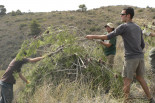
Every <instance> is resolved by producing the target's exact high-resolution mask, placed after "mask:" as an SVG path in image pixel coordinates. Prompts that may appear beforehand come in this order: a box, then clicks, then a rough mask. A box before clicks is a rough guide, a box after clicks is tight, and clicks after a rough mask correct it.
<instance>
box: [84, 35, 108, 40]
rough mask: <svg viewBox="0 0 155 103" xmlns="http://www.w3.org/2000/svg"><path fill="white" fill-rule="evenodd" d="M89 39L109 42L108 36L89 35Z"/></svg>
mask: <svg viewBox="0 0 155 103" xmlns="http://www.w3.org/2000/svg"><path fill="white" fill-rule="evenodd" d="M86 38H87V39H101V40H107V39H108V37H107V35H87V36H86Z"/></svg>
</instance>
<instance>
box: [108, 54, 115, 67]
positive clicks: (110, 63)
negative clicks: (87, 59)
mask: <svg viewBox="0 0 155 103" xmlns="http://www.w3.org/2000/svg"><path fill="white" fill-rule="evenodd" d="M114 57H115V55H108V56H106V58H107V66H108V68H111V69H112V68H113V65H114Z"/></svg>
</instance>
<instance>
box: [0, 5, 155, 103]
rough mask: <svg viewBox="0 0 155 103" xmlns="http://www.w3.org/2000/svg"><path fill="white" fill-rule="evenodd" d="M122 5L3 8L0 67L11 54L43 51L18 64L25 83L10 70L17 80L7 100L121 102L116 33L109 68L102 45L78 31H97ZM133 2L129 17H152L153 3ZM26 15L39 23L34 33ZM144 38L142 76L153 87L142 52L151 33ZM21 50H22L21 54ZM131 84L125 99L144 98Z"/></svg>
mask: <svg viewBox="0 0 155 103" xmlns="http://www.w3.org/2000/svg"><path fill="white" fill-rule="evenodd" d="M123 7H124V6H109V7H101V8H97V9H93V10H89V11H87V12H79V11H53V12H48V13H24V14H23V15H18V16H11V14H7V15H5V16H3V17H0V23H1V25H2V26H1V28H0V48H1V49H0V57H1V58H0V60H1V61H0V63H1V64H0V66H1V68H0V69H5V68H6V66H7V65H8V63H9V62H10V60H11V59H12V58H13V57H15V56H16V54H18V55H17V59H20V58H23V57H25V56H26V57H30V56H36V55H43V56H45V58H44V59H42V60H41V61H39V62H37V63H35V64H31V63H28V64H25V65H24V66H23V67H22V73H23V74H24V76H26V78H27V79H28V80H29V81H30V83H29V84H25V83H23V82H22V81H21V80H20V79H18V75H16V74H15V77H16V78H17V83H16V85H15V87H14V96H15V97H14V102H13V103H17V102H18V103H103V102H104V103H122V101H123V92H122V88H123V87H122V86H123V80H122V77H121V71H122V67H123V59H124V58H123V56H124V53H123V52H124V48H123V44H122V39H121V37H120V36H118V37H117V53H116V56H115V65H114V69H109V68H107V67H106V66H105V61H106V58H105V56H104V55H103V50H102V45H100V44H99V43H98V41H96V40H88V39H85V38H84V36H85V35H87V34H103V33H104V32H105V29H104V25H105V24H106V23H107V22H113V23H114V24H115V26H118V25H119V24H121V22H120V12H121V10H122V8H123ZM134 8H135V12H136V13H135V14H136V16H135V18H134V21H135V22H136V23H137V24H139V25H140V26H141V27H143V25H144V24H145V25H150V24H151V23H152V21H153V19H155V17H154V14H155V9H154V8H137V7H134ZM32 20H37V21H38V22H39V23H40V25H41V29H42V32H41V33H40V35H39V36H37V37H34V36H32V35H29V33H30V28H29V25H30V22H31V21H32ZM47 31H49V32H47ZM144 40H145V43H146V48H145V50H144V51H145V64H146V67H147V69H146V74H147V75H146V81H147V83H148V84H149V87H150V89H151V90H154V89H155V88H153V87H151V85H152V84H151V80H150V75H151V72H150V65H149V58H148V54H149V50H150V49H151V48H152V47H153V46H154V45H155V38H150V37H146V36H144ZM23 41H24V42H23ZM25 51H26V53H27V54H26V55H23V54H24V52H25ZM1 72H4V71H1ZM0 75H2V73H1V74H0ZM131 86H132V87H131V97H132V96H133V99H131V102H132V103H147V102H148V101H147V99H146V96H145V94H144V92H143V91H142V88H141V87H140V85H139V83H137V82H136V81H134V82H133V83H132V85H131ZM107 91H109V92H108V93H107ZM151 93H154V91H151Z"/></svg>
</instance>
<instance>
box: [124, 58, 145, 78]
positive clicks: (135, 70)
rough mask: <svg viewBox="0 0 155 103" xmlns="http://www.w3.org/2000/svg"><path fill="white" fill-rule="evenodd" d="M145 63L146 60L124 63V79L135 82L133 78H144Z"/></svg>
mask: <svg viewBox="0 0 155 103" xmlns="http://www.w3.org/2000/svg"><path fill="white" fill-rule="evenodd" d="M144 73H145V63H144V58H135V59H128V60H125V61H124V67H123V71H122V77H126V78H129V79H131V80H133V77H134V76H135V75H136V76H142V77H143V76H144Z"/></svg>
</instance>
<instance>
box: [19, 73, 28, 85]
mask: <svg viewBox="0 0 155 103" xmlns="http://www.w3.org/2000/svg"><path fill="white" fill-rule="evenodd" d="M18 75H19V77H20V78H21V79H22V80H23V81H24V82H26V83H28V80H27V79H26V78H25V77H24V76H23V75H22V73H21V72H20V73H18Z"/></svg>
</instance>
